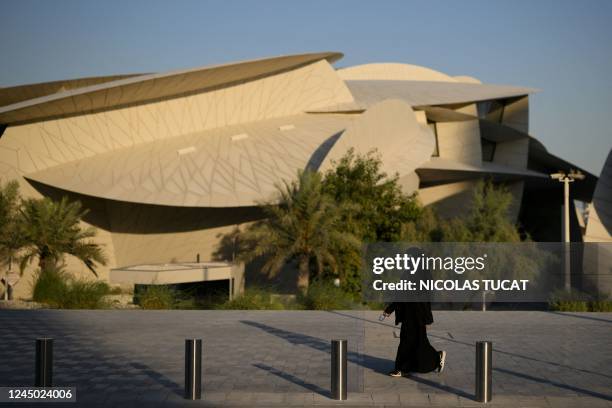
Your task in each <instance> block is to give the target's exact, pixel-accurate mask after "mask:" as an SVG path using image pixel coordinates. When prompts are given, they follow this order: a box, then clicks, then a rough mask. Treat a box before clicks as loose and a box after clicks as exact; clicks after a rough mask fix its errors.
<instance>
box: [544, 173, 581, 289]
mask: <svg viewBox="0 0 612 408" xmlns="http://www.w3.org/2000/svg"><path fill="white" fill-rule="evenodd" d="M550 178H551V179H553V180H557V181H559V182H560V183H563V242H565V290H566V291H568V292H569V291H570V290H571V289H572V281H571V277H570V252H569V248H568V247H569V245H568V244H569V242H570V226H569V183H573V182H574V181H576V180H583V179H584V174H582V173H581V172H579V171H577V170H570V171H569V173H565V172H563V171H559V172H558V173H554V174H551V175H550Z"/></svg>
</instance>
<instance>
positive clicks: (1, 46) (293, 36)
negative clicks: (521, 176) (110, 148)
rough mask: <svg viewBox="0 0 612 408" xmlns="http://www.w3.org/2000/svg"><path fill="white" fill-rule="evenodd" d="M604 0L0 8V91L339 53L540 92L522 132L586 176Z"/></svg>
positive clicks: (606, 131) (60, 2)
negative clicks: (61, 81) (81, 79)
mask: <svg viewBox="0 0 612 408" xmlns="http://www.w3.org/2000/svg"><path fill="white" fill-rule="evenodd" d="M611 22H612V1H608V0H602V1H596V0H587V1H578V0H575V1H559V0H557V1H534V0H529V1H523V0H519V1H493V0H485V1H477V0H471V1H451V0H448V1H435V0H434V1H432V0H427V1H424V0H421V1H384V2H382V1H380V2H378V1H357V0H355V1H340V0H326V1H318V0H314V1H313V0H308V1H306V0H302V1H290V0H284V1H265V0H259V1H231V0H225V1H203V0H198V1H187V0H175V1H171V0H167V1H155V0H146V1H144V0H142V1H137V0H126V1H114V0H105V1H97V0H96V1H93V0H75V1H68V0H55V1H44V0H39V1H33V0H16V1H13V0H0V61H1V62H0V87H4V86H12V85H19V84H26V83H35V82H45V81H51V80H59V79H69V78H77V77H87V76H97V75H110V74H125V73H138V72H163V71H167V70H173V69H179V68H189V67H197V66H204V65H210V64H220V63H225V62H232V61H240V60H246V59H253V58H262V57H268V56H275V55H283V54H292V53H303V52H315V51H340V52H343V53H344V55H345V56H344V58H343V59H342V60H340V61H338V62H337V63H336V64H335V65H336V66H337V67H344V66H350V65H355V64H363V63H369V62H400V63H409V64H415V65H422V66H426V67H429V68H433V69H436V70H439V71H442V72H444V73H447V74H449V75H470V76H473V77H476V78H478V79H480V80H481V81H482V82H485V83H493V84H508V85H517V86H527V87H534V88H538V89H540V92H539V93H537V94H535V95H533V96H531V98H530V99H531V101H530V109H531V113H530V134H531V135H533V136H535V137H537V138H538V139H539V140H540V141H542V142H543V143H544V144H545V145H546V146H547V148H548V150H549V151H550V152H551V153H553V154H555V155H558V156H560V157H562V158H564V159H566V160H568V161H570V162H572V163H574V164H576V165H578V166H580V167H582V168H583V169H585V170H587V171H590V172H592V173H593V174H595V175H597V176H598V175H599V173H600V171H601V168H602V166H603V163H604V161H605V159H606V157H607V155H608V152H609V151H610V149H611V148H612V128H611V126H609V124H610V119H611V117H612V79H611V78H610V75H612V24H611Z"/></svg>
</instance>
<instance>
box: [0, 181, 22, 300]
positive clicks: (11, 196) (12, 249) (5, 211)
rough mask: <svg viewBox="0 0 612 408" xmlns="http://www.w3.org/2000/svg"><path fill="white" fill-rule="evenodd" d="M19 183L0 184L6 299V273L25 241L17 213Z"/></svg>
mask: <svg viewBox="0 0 612 408" xmlns="http://www.w3.org/2000/svg"><path fill="white" fill-rule="evenodd" d="M20 201H21V198H20V196H19V184H18V183H17V182H16V181H11V182H8V183H6V184H0V265H2V264H4V265H6V268H7V270H6V276H5V291H4V298H5V299H8V289H9V287H8V274H9V273H10V271H11V269H12V266H13V260H14V259H15V257H16V256H17V253H18V252H19V250H20V249H21V248H22V247H23V246H24V244H25V242H24V239H23V234H22V231H21V227H22V223H21V219H20V214H19V205H20Z"/></svg>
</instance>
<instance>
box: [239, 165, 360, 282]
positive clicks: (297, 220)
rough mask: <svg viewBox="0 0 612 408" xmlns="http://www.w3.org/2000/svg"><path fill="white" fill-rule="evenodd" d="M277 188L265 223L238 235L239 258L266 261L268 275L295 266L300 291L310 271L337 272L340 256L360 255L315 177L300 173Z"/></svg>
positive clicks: (339, 212) (338, 208)
mask: <svg viewBox="0 0 612 408" xmlns="http://www.w3.org/2000/svg"><path fill="white" fill-rule="evenodd" d="M277 188H278V193H277V194H278V195H277V200H276V201H275V202H277V203H278V204H272V203H267V204H265V205H264V207H263V211H264V213H265V215H266V216H267V218H266V219H265V220H263V221H260V222H257V223H255V224H253V225H251V227H249V228H248V229H247V230H246V231H245V232H243V233H242V234H240V246H241V258H242V259H243V260H245V261H249V260H252V259H254V258H258V257H265V263H264V266H263V271H264V272H266V273H268V274H269V275H270V276H274V275H276V274H278V272H279V271H280V270H281V269H282V267H283V266H284V265H285V264H286V263H288V262H290V261H294V260H295V261H297V263H298V265H299V275H298V282H297V286H298V289H299V290H301V291H303V292H304V291H306V289H307V288H308V284H309V281H310V274H311V271H312V270H313V269H314V274H315V275H316V274H319V273H321V271H322V270H323V268H324V267H325V266H329V267H331V268H332V270H333V271H337V262H336V258H337V254H338V251H340V250H342V249H346V248H353V249H356V250H358V248H359V246H360V241H359V240H358V239H357V238H356V237H355V236H354V235H353V234H351V233H348V232H344V231H342V228H341V227H342V226H341V215H342V211H343V207H342V206H338V205H336V204H335V203H334V202H333V200H332V199H331V198H330V197H329V196H328V195H326V194H324V193H323V191H322V184H321V175H320V174H319V173H316V172H312V171H299V172H298V178H297V180H295V181H292V182H284V183H283V184H282V185H279V186H277ZM245 250H246V251H245ZM313 267H316V268H313Z"/></svg>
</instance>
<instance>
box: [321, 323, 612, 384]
mask: <svg viewBox="0 0 612 408" xmlns="http://www.w3.org/2000/svg"><path fill="white" fill-rule="evenodd" d="M329 313H333V314H336V315H338V316H343V317H348V318H351V319H358V320H363V321H365V322H368V323H370V324H378V325H382V326H385V327H390V328H394V327H395V326H394V325H391V324H387V323H382V322H379V321H374V320H369V319H364V318H362V317H357V316H351V315H349V314H346V313H341V312H336V311H329ZM553 313H555V314H562V313H556V312H553ZM562 315H563V314H562ZM565 316H568V317H579V318H584V319H591V320H602V321H605V322H610V320H605V319H597V318H591V317H587V316H575V315H565ZM427 336H429V337H432V338H435V339H440V340H444V341H448V342H451V343H455V344H461V345H464V346H467V347H471V348H474V347H476V345H475V344H473V343H467V342H465V341H460V340H455V339H454V338H452V337H450V336H449V337H443V336H437V335H435V334H431V333H427ZM493 352H494V353H499V354H504V355H508V356H512V357H517V358H522V359H525V360H529V361H535V362H537V363H542V364H548V365H551V366H554V367H559V368H567V369H569V370H575V371H580V372H582V373H585V374H593V375H598V376H601V377H606V378H612V375H609V374H604V373H598V372H596V371H591V370H586V369H584V368H578V367H572V366H569V365H566V364H559V363H555V362H554V361H546V360H541V359H539V358H534V357H528V356H524V355H522V354H516V353H511V352H509V351H503V350H500V349H499V348H497V347H495V346H494V347H493Z"/></svg>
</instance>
